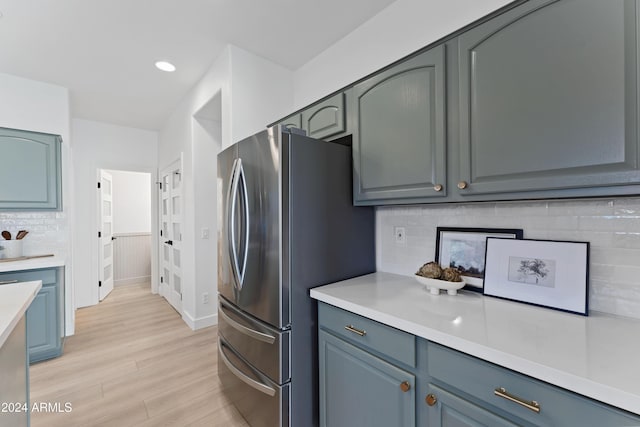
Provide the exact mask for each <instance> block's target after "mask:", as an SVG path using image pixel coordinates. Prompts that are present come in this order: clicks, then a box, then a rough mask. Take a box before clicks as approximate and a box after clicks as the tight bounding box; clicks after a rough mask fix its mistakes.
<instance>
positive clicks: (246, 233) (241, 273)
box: [236, 159, 250, 290]
mask: <svg viewBox="0 0 640 427" xmlns="http://www.w3.org/2000/svg"><path fill="white" fill-rule="evenodd" d="M238 169H240V172H239V173H238V178H239V181H240V182H241V183H242V196H243V199H244V203H243V205H244V212H243V218H244V225H243V231H244V239H243V240H244V253H243V254H242V269H239V270H240V271H239V272H238V276H239V278H240V282H239V289H240V290H242V285H243V284H244V273H245V271H247V257H248V256H249V225H250V224H249V193H248V191H247V179H246V177H245V174H244V168H243V167H242V159H238ZM236 268H237V263H236Z"/></svg>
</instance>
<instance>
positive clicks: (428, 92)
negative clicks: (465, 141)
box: [349, 45, 447, 205]
mask: <svg viewBox="0 0 640 427" xmlns="http://www.w3.org/2000/svg"><path fill="white" fill-rule="evenodd" d="M351 92H352V94H351V95H352V96H351V105H350V106H349V116H350V118H351V120H352V122H353V123H352V129H353V162H354V164H353V170H354V177H353V197H354V203H355V204H356V205H380V204H390V203H411V202H420V201H425V199H431V198H438V199H441V198H443V197H445V196H446V195H447V189H446V188H445V184H446V182H445V177H446V167H445V160H446V147H445V143H446V141H445V46H443V45H442V46H438V47H436V48H434V49H431V50H429V51H426V52H424V53H422V54H420V55H418V56H415V57H413V58H411V59H409V60H407V61H404V62H402V63H400V64H398V65H396V66H394V67H392V68H390V69H388V70H386V71H383V72H381V73H378V74H376V75H375V76H373V77H371V78H370V79H368V80H365V81H363V82H361V83H359V84H357V85H355V86H354V87H353V88H352V89H351Z"/></svg>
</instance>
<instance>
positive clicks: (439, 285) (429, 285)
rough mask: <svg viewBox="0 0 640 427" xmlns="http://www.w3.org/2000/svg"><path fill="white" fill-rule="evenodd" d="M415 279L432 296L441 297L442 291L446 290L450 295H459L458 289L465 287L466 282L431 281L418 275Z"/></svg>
mask: <svg viewBox="0 0 640 427" xmlns="http://www.w3.org/2000/svg"><path fill="white" fill-rule="evenodd" d="M413 277H415V278H416V280H417V281H418V282H419V283H421V284H422V285H424V287H425V289H426V290H428V291H429V292H430V293H431V294H432V295H439V294H440V289H444V290H446V291H447V293H448V294H449V295H457V294H458V289H460V288H462V287H464V285H465V283H464V280H460V281H459V282H449V281H446V280H440V279H429V278H428V277H422V276H418V275H417V274H415V275H414V276H413Z"/></svg>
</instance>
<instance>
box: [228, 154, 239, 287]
mask: <svg viewBox="0 0 640 427" xmlns="http://www.w3.org/2000/svg"><path fill="white" fill-rule="evenodd" d="M239 162H240V159H236V160H234V162H233V167H232V168H231V185H230V186H229V193H227V206H229V212H228V219H227V227H228V233H227V239H228V240H229V242H228V243H229V252H230V253H229V258H230V261H231V271H232V272H233V277H234V284H233V286H234V287H235V288H236V289H238V290H240V288H239V283H240V277H239V274H238V251H237V249H236V230H235V228H236V204H237V200H238V178H239V174H240V168H239V167H238V164H239ZM229 202H231V205H229Z"/></svg>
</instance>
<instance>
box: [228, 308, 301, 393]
mask: <svg viewBox="0 0 640 427" xmlns="http://www.w3.org/2000/svg"><path fill="white" fill-rule="evenodd" d="M218 332H219V334H220V335H221V336H223V337H224V340H225V341H226V342H227V343H228V344H229V345H230V346H231V347H233V348H234V349H235V350H236V351H237V352H238V353H239V354H240V355H241V356H242V357H243V358H244V359H245V360H246V361H247V362H249V363H250V364H251V365H252V366H254V367H255V368H257V369H258V370H259V371H260V372H262V373H263V374H265V375H267V376H268V377H269V378H270V379H271V380H272V381H274V382H276V383H277V384H283V383H285V382H287V381H289V379H290V378H291V370H290V365H289V335H290V331H279V330H277V329H275V328H273V327H270V326H268V325H266V324H264V323H262V322H259V321H257V320H255V319H253V318H251V317H248V316H247V315H246V314H245V313H243V312H241V311H240V310H239V309H238V308H237V307H235V306H234V305H233V304H231V303H229V302H228V301H226V300H225V299H224V298H220V303H219V305H218Z"/></svg>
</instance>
